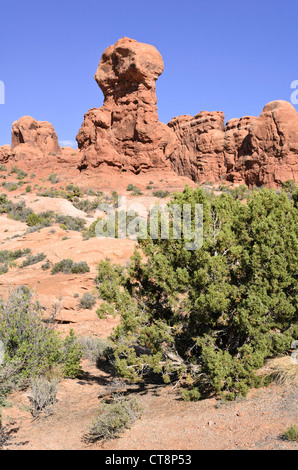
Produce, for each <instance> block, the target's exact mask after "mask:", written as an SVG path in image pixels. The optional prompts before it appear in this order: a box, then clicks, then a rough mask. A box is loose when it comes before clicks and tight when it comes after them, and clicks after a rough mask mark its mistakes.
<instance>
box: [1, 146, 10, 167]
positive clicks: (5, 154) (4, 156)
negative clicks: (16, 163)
mask: <svg viewBox="0 0 298 470" xmlns="http://www.w3.org/2000/svg"><path fill="white" fill-rule="evenodd" d="M11 156H12V153H11V148H10V145H3V146H2V147H0V163H2V164H3V163H7V162H8V161H9V159H10V158H11Z"/></svg>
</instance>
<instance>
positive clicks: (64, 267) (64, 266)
mask: <svg viewBox="0 0 298 470" xmlns="http://www.w3.org/2000/svg"><path fill="white" fill-rule="evenodd" d="M72 266H73V260H72V259H63V260H61V261H59V262H58V263H56V264H54V266H53V267H52V274H57V273H64V274H69V273H70V270H71V268H72Z"/></svg>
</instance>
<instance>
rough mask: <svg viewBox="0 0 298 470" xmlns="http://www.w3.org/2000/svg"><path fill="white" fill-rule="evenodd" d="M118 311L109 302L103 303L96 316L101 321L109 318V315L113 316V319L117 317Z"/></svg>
mask: <svg viewBox="0 0 298 470" xmlns="http://www.w3.org/2000/svg"><path fill="white" fill-rule="evenodd" d="M117 313H118V312H117V309H116V308H115V306H114V305H112V304H109V303H108V302H102V303H101V304H100V306H99V308H98V309H97V310H96V315H97V316H98V318H100V319H104V318H107V315H111V316H113V317H116V316H117Z"/></svg>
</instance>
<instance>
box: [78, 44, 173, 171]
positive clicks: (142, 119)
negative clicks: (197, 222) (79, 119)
mask: <svg viewBox="0 0 298 470" xmlns="http://www.w3.org/2000/svg"><path fill="white" fill-rule="evenodd" d="M163 68H164V66H163V60H162V57H161V55H160V54H159V52H158V51H157V50H156V49H155V47H153V46H150V45H148V44H142V43H139V42H137V41H135V40H133V39H128V38H122V39H120V40H119V41H117V42H116V44H114V45H113V46H110V47H108V48H107V49H106V50H105V52H104V53H103V55H102V58H101V60H100V63H99V66H98V69H97V72H96V75H95V80H96V81H97V83H98V85H99V87H100V88H101V90H102V92H103V94H104V104H103V106H102V107H101V108H100V109H97V108H93V109H91V110H90V111H88V113H87V114H86V115H85V120H84V123H83V124H82V127H81V129H80V131H79V133H78V135H77V141H78V146H79V149H80V155H81V168H86V167H98V166H100V165H101V164H102V163H106V164H108V165H110V166H115V167H118V168H121V169H125V170H131V171H133V172H134V173H139V172H140V171H142V170H146V169H149V168H161V167H167V166H168V167H169V166H170V163H169V156H170V155H171V154H172V153H173V151H174V150H175V148H176V137H175V134H174V133H173V132H172V131H171V130H170V129H169V127H167V126H166V125H165V124H163V123H161V122H159V120H158V114H157V107H156V101H157V100H156V93H155V82H156V80H157V79H158V77H159V75H160V74H161V73H162V72H163Z"/></svg>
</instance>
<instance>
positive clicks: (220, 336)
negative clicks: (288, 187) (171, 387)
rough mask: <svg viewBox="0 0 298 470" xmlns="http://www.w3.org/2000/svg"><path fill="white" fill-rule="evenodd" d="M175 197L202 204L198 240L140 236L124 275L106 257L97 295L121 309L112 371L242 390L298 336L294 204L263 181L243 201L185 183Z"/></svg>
mask: <svg viewBox="0 0 298 470" xmlns="http://www.w3.org/2000/svg"><path fill="white" fill-rule="evenodd" d="M174 202H175V204H178V205H179V206H180V207H182V206H183V204H191V207H192V208H193V210H194V206H195V204H202V205H203V214H204V215H203V222H204V227H203V245H202V247H201V248H199V249H196V250H193V251H188V250H187V249H186V246H185V243H186V241H187V240H185V239H184V236H182V238H181V239H179V240H177V239H173V227H172V226H171V227H170V228H171V230H170V238H169V239H165V240H164V239H162V238H161V237H160V234H159V235H158V238H157V239H150V237H149V238H148V239H146V240H140V241H139V244H140V248H141V249H142V252H143V255H142V254H141V253H140V252H138V251H136V252H135V254H134V256H133V257H132V259H131V265H130V267H129V269H128V272H127V274H125V273H124V272H123V270H121V269H119V267H118V266H116V267H115V268H113V266H112V265H109V264H107V265H106V266H104V265H103V264H102V263H101V264H100V268H99V270H100V271H99V275H98V278H97V283H98V289H99V294H100V295H101V297H102V298H104V299H105V300H107V301H108V302H110V303H112V304H113V305H114V306H115V308H117V310H118V312H119V313H120V314H121V323H120V325H119V327H118V328H117V331H116V334H115V335H114V339H115V342H116V344H117V342H118V345H117V349H116V351H115V358H116V360H115V367H116V371H117V372H118V373H119V374H120V375H123V376H126V377H128V378H131V379H134V380H139V379H140V378H142V377H143V376H144V375H146V374H148V373H150V372H152V371H153V372H155V373H158V374H160V375H162V376H163V378H164V380H165V381H166V382H171V381H175V382H177V381H178V382H179V384H180V385H181V390H182V394H183V397H184V398H185V399H197V398H200V397H201V396H206V395H207V396H208V395H210V394H212V393H216V394H221V395H222V396H223V397H224V398H225V399H232V398H235V396H236V395H245V394H246V393H247V391H248V389H249V388H250V387H252V386H259V385H261V383H262V378H261V377H260V376H259V375H257V374H256V372H255V371H256V370H257V369H259V368H260V367H262V366H263V364H264V361H265V359H266V358H270V357H274V356H276V355H278V354H280V353H282V352H285V351H287V349H288V348H289V346H290V344H291V342H292V341H293V340H294V339H295V338H297V336H298V322H297V320H298V312H297V297H296V296H297V292H296V287H297V272H296V266H297V261H298V259H297V257H298V250H297V235H298V233H297V230H298V224H297V222H298V218H297V216H298V213H297V209H296V208H295V206H294V204H293V201H290V200H289V199H288V197H287V195H286V194H285V193H284V192H282V193H281V194H276V193H275V192H274V191H273V190H267V189H260V190H257V191H252V192H251V194H250V195H249V196H248V199H247V203H246V204H243V203H241V201H240V200H238V199H234V198H233V197H232V196H231V195H230V194H221V195H218V196H214V195H210V196H208V195H206V193H205V192H204V190H202V189H200V188H197V189H195V190H191V189H190V188H189V187H186V188H185V190H184V191H183V192H182V193H180V194H176V195H175V197H174ZM103 268H104V269H103ZM108 279H110V280H111V281H110V282H109V281H108Z"/></svg>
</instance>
